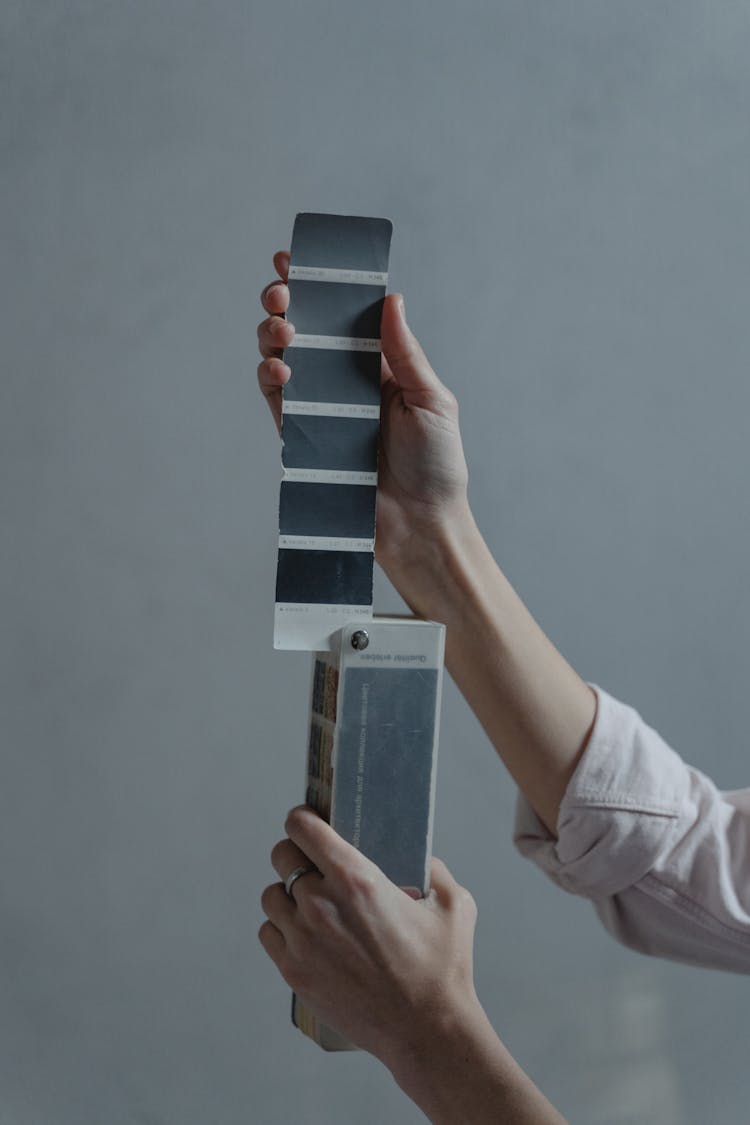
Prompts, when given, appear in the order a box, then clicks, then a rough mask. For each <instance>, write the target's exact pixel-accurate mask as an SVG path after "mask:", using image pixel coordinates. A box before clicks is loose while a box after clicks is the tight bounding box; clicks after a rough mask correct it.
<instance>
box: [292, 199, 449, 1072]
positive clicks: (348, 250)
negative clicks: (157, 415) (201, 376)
mask: <svg viewBox="0 0 750 1125" xmlns="http://www.w3.org/2000/svg"><path fill="white" fill-rule="evenodd" d="M391 231H392V226H391V223H390V222H389V221H388V220H387V219H374V218H362V217H359V216H351V215H322V214H312V213H304V214H300V215H298V216H297V218H296V221H295V224H294V232H293V235H292V251H291V262H290V266H289V290H290V301H289V313H290V317H291V319H292V321H293V323H294V325H295V330H296V331H295V337H294V341H293V344H292V346H291V347H289V348H286V349H285V351H284V359H285V361H286V363H287V364H288V365H289V367H290V368H291V372H292V374H291V378H290V379H289V381H288V382H287V384H286V386H285V387H284V391H283V405H282V435H281V436H282V441H283V449H282V466H283V472H282V482H281V493H280V501H279V554H278V571H277V579H276V607H275V616H274V646H275V647H276V648H282V649H302V650H306V651H311V652H314V653H315V654H316V655H315V659H314V661H313V672H312V690H311V700H310V724H309V737H308V748H307V788H306V795H305V799H306V801H307V803H308V804H310V805H311V806H312V807H313V808H315V809H317V811H318V812H319V813H320V815H321V816H323V817H324V818H325V819H326V820H327V821H328V822H329V823H330V824H331V825H332V826H333V828H335V829H336V831H337V832H338V833H339V834H340V835H341V836H342V837H343V838H344V839H345V840H347V841H348V842H349V843H351V844H352V845H353V846H354V847H357V848H359V849H360V850H361V851H362V852H363V853H364V854H365V855H367V856H368V857H369V858H370V859H372V860H373V861H374V862H375V863H376V864H377V865H378V866H379V867H380V868H381V869H382V870H383V871H384V872H385V874H386V875H387V876H388V877H389V878H390V879H392V880H393V881H394V882H395V883H397V884H398V885H399V886H409V887H415V888H416V889H417V890H418V891H419V892H421V893H423V894H424V893H426V892H427V889H428V887H429V867H430V858H431V854H432V823H433V817H434V805H435V771H436V765H437V746H438V729H439V719H440V699H441V693H442V672H443V653H444V647H445V628H444V626H443V625H440V624H438V623H436V622H432V621H421V620H418V619H417V618H414V617H379V616H373V565H374V557H375V503H376V497H377V457H378V439H379V425H380V364H381V352H380V318H381V312H382V306H383V299H384V297H385V289H386V285H387V282H388V272H387V271H388V253H389V249H390V241H391ZM292 1020H293V1022H294V1024H295V1025H296V1026H297V1027H299V1028H300V1030H302V1031H303V1032H304V1033H305V1034H306V1035H308V1036H309V1037H310V1038H312V1039H314V1040H315V1042H317V1043H319V1044H320V1045H321V1046H322V1047H324V1048H325V1049H326V1050H334V1051H335V1050H347V1049H351V1044H350V1043H348V1042H347V1041H346V1040H345V1039H342V1038H341V1036H340V1035H338V1034H337V1033H336V1032H335V1031H333V1030H332V1029H331V1028H328V1027H326V1026H325V1025H323V1024H321V1023H320V1022H319V1021H318V1019H317V1017H316V1015H315V1013H314V1012H312V1011H310V1010H309V1009H307V1008H306V1007H305V1006H304V1005H303V1004H302V1003H301V1002H300V1001H299V999H298V998H297V997H296V996H295V997H294V998H293V1003H292Z"/></svg>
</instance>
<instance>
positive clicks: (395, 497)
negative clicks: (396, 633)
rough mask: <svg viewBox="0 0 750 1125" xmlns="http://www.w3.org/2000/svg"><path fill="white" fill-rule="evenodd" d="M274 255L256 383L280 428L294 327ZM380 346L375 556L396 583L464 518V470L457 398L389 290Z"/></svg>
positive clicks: (285, 268)
mask: <svg viewBox="0 0 750 1125" xmlns="http://www.w3.org/2000/svg"><path fill="white" fill-rule="evenodd" d="M273 260H274V266H275V268H276V271H277V273H278V275H279V279H280V280H276V281H271V282H269V284H268V285H266V287H265V288H264V289H263V291H262V293H261V302H262V304H263V308H264V309H265V311H266V312H267V313H268V314H269V315H268V316H267V317H266V318H265V319H264V320H263V321H261V323H260V324H259V325H258V348H259V350H260V353H261V356H262V357H263V358H262V361H261V363H260V364H259V366H258V381H259V384H260V388H261V391H262V392H263V394H264V395H265V397H266V400H267V402H268V404H269V406H270V408H271V412H272V414H273V416H274V419H275V421H276V426H277V428H278V429H279V430H280V428H281V391H282V387H283V385H284V383H286V382H287V381H288V379H289V378H290V375H291V371H290V368H289V367H288V366H287V365H286V364H285V363H284V362H283V360H282V359H281V353H282V350H283V349H284V348H286V347H289V346H290V345H291V344H292V342H293V340H294V326H293V324H291V323H290V322H289V321H287V320H285V319H284V314H285V313H286V311H287V309H288V308H289V288H288V286H287V284H286V281H287V277H288V272H289V253H288V252H287V251H279V252H278V253H277V254H275V255H274V259H273ZM293 314H294V310H293V309H292V315H293ZM381 344H382V353H383V358H382V372H381V384H382V405H381V417H380V426H381V428H380V451H379V457H378V499H377V538H376V547H375V553H376V558H377V560H378V562H379V563H380V564H381V565H382V566H383V568H384V569H385V571H386V573H388V575H389V577H390V578H391V579H392V580H393V581H394V582H395V584H396V586H397V587H399V586H400V582H399V581H398V577H399V574H400V573H402V572H403V571H404V570H405V569H406V568H407V567H408V564H409V556H410V554H411V555H413V556H414V557H415V558H419V557H420V555H421V552H422V547H423V544H424V543H425V542H428V541H430V540H431V539H432V538H434V537H435V536H436V535H439V534H440V533H441V532H442V531H443V530H445V529H446V528H447V527H449V526H454V525H455V524H456V523H457V522H458V521H460V520H461V519H463V518H465V517H466V516H467V515H468V512H469V507H468V499H467V492H466V490H467V483H468V471H467V468H466V460H465V458H464V453H463V448H462V445H461V435H460V431H459V426H458V405H457V403H456V399H455V398H454V396H453V394H452V393H451V392H450V391H449V390H448V388H447V387H445V386H444V385H443V384H442V383H441V382H440V380H439V379H438V377H437V375H436V374H435V372H434V371H433V369H432V367H431V366H430V364H429V363H428V361H427V358H426V356H425V354H424V352H423V351H422V348H421V346H420V344H419V341H418V340H417V338H416V337H415V336H414V335H413V333H412V332H411V330H410V329H409V327H408V325H407V323H406V319H405V316H404V312H403V299H402V298H401V296H400V295H399V294H390V295H389V296H387V297H386V298H385V301H384V303H383V315H382V322H381ZM402 592H404V591H403V590H402Z"/></svg>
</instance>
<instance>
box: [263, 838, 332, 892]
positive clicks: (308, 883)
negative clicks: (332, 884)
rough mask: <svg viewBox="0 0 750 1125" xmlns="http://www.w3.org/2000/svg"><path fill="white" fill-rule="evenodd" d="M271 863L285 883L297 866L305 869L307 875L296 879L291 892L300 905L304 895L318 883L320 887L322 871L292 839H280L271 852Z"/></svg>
mask: <svg viewBox="0 0 750 1125" xmlns="http://www.w3.org/2000/svg"><path fill="white" fill-rule="evenodd" d="M271 863H272V864H273V867H274V870H275V871H276V872H277V873H278V874H279V876H280V877H281V879H282V880H283V881H284V883H286V880H287V879H288V878H289V876H290V875H291V874H292V872H293V871H296V870H297V868H300V867H301V868H303V869H305V875H304V876H300V877H299V878H298V879H296V880H295V881H294V887H293V890H292V892H291V897H292V899H293V900H294V902H295V904H296V905H300V904H301V903H302V902H303V901H304V896H305V895H306V894H307V893H308V891H311V890H313V889H314V888H315V887H316V885H317V888H318V889H319V888H320V880H321V878H322V876H321V874H320V872H319V871H316V870H315V868H314V866H313V863H312V861H311V860H310V859H309V858H308V856H306V855H305V853H304V852H303V851H301V850H300V848H298V847H297V845H296V844H295V843H293V842H292V841H291V840H280V841H279V843H278V844H276V845H275V847H274V849H273V851H272V852H271ZM302 884H304V886H303V885H302Z"/></svg>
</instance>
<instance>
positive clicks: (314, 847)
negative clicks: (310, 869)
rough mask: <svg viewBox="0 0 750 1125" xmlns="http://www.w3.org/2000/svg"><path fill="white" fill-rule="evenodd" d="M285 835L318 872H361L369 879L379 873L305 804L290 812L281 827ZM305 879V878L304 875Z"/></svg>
mask: <svg viewBox="0 0 750 1125" xmlns="http://www.w3.org/2000/svg"><path fill="white" fill-rule="evenodd" d="M284 828H285V829H286V832H287V835H288V836H289V838H290V840H292V841H293V842H294V843H295V844H296V845H297V847H298V848H299V849H300V850H301V851H302V853H303V854H304V855H305V856H309V858H310V860H311V861H312V863H314V864H315V866H316V867H317V868H318V870H319V871H320V873H321V874H322V875H324V876H326V875H334V876H335V875H336V873H337V872H341V871H347V872H349V873H351V874H357V873H363V874H367V875H368V876H370V877H371V876H372V873H373V872H375V871H379V869H378V868H377V867H376V866H375V864H374V863H371V862H370V861H369V860H368V859H366V858H365V857H364V856H363V855H362V853H361V852H359V851H357V849H356V848H354V847H352V845H351V844H348V843H347V842H346V840H343V839H342V838H341V836H339V834H338V833H337V832H334V830H333V829H332V828H331V826H330V824H326V822H325V821H324V820H323V819H322V817H320V816H318V814H317V813H316V812H314V811H313V810H312V809H311V808H310V807H309V806H308V805H298V806H297V807H296V808H294V809H292V811H291V812H290V813H289V815H288V816H287V818H286V824H285V825H284ZM306 878H307V876H306Z"/></svg>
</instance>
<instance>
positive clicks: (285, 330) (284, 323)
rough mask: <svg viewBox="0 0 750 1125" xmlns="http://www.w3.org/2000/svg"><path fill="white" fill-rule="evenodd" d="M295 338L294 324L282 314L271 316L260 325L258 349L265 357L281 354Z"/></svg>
mask: <svg viewBox="0 0 750 1125" xmlns="http://www.w3.org/2000/svg"><path fill="white" fill-rule="evenodd" d="M293 339H294V325H293V324H291V323H290V322H289V321H288V320H282V318H281V317H280V316H269V317H266V319H265V320H262V321H261V322H260V324H259V325H258V351H259V352H260V354H261V355H262V356H263V358H264V359H268V358H269V356H280V355H281V352H282V349H283V348H288V347H289V345H290V344H291V342H292V340H293Z"/></svg>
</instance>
